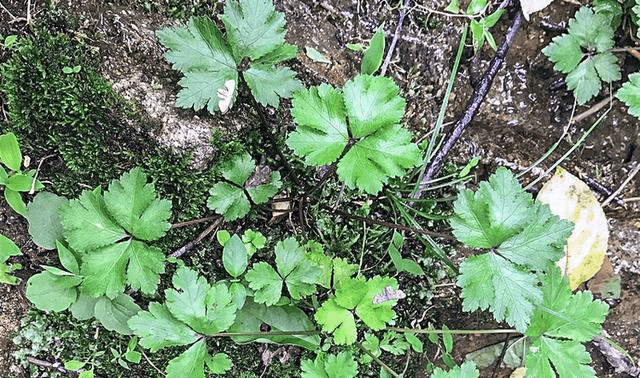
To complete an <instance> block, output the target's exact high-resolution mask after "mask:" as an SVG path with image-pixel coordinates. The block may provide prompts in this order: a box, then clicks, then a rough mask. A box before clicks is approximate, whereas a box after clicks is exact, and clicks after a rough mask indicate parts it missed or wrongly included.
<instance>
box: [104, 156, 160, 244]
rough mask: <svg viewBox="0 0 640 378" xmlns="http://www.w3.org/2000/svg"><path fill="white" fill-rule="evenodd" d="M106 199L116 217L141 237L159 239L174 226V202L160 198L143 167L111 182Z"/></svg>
mask: <svg viewBox="0 0 640 378" xmlns="http://www.w3.org/2000/svg"><path fill="white" fill-rule="evenodd" d="M104 202H105V206H106V208H107V209H108V211H109V214H110V215H111V216H112V217H113V219H115V220H116V222H118V224H120V226H122V227H123V228H124V229H125V230H127V231H129V233H131V235H132V236H134V237H136V238H138V239H141V240H157V239H159V238H161V237H162V236H164V234H165V233H166V232H167V230H168V229H169V228H170V227H171V224H170V223H169V222H168V220H169V218H170V217H171V202H169V201H168V200H161V199H159V198H158V197H157V195H156V191H155V188H154V186H153V184H150V183H147V176H146V175H145V174H144V172H143V171H142V169H140V168H134V169H132V170H131V171H129V172H127V173H125V174H123V175H122V176H121V177H120V179H118V180H114V181H112V182H111V184H110V185H109V190H108V191H107V192H105V193H104Z"/></svg>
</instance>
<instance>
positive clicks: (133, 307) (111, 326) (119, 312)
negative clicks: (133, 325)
mask: <svg viewBox="0 0 640 378" xmlns="http://www.w3.org/2000/svg"><path fill="white" fill-rule="evenodd" d="M94 311H95V315H94V316H95V317H96V319H98V321H100V323H101V324H102V325H103V326H104V328H106V329H108V330H110V331H116V332H118V333H119V334H121V335H130V334H132V333H133V332H132V330H131V329H130V328H129V326H128V325H127V322H128V321H129V319H131V318H132V317H133V316H134V315H136V314H137V313H138V312H139V311H140V306H138V305H137V304H136V303H135V302H134V301H133V298H131V297H130V296H128V295H126V294H120V295H118V296H117V297H116V298H114V299H109V298H107V297H104V296H103V297H100V298H98V301H97V302H96V304H95V307H94Z"/></svg>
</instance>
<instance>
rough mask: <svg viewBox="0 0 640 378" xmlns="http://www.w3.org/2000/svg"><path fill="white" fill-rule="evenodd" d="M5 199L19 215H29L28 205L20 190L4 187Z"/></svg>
mask: <svg viewBox="0 0 640 378" xmlns="http://www.w3.org/2000/svg"><path fill="white" fill-rule="evenodd" d="M4 199H5V200H6V201H7V204H9V206H10V207H11V208H12V209H13V211H15V212H16V213H18V214H19V215H22V216H23V217H26V216H27V205H26V204H25V203H24V200H23V199H22V196H21V195H20V192H16V191H15V190H11V189H9V188H4Z"/></svg>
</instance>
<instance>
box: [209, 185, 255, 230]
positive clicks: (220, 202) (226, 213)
mask: <svg viewBox="0 0 640 378" xmlns="http://www.w3.org/2000/svg"><path fill="white" fill-rule="evenodd" d="M207 207H208V208H210V209H211V210H214V211H215V212H216V213H218V214H221V215H222V216H223V218H224V220H225V222H231V221H234V220H236V219H239V218H242V217H244V216H245V215H247V213H248V212H249V209H250V208H251V205H250V204H249V200H248V199H247V196H246V195H245V194H244V191H243V190H242V188H239V187H237V186H233V185H230V184H227V183H226V182H219V183H217V184H215V185H213V187H212V188H211V189H210V190H209V199H208V200H207Z"/></svg>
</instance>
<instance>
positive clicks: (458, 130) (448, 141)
mask: <svg viewBox="0 0 640 378" xmlns="http://www.w3.org/2000/svg"><path fill="white" fill-rule="evenodd" d="M522 17H523V16H522V12H521V11H520V10H518V12H517V13H516V15H515V17H514V18H513V21H512V22H511V26H510V27H509V30H508V31H507V34H506V35H505V37H504V40H503V41H502V43H501V44H500V47H499V48H498V51H496V55H495V56H494V57H493V59H492V60H491V63H489V68H488V69H487V71H486V72H485V73H484V75H483V76H482V78H481V79H480V83H479V85H478V86H477V87H476V89H475V90H474V91H473V96H472V97H471V99H470V100H469V102H468V103H467V107H466V109H465V111H464V113H462V115H461V116H460V118H458V120H457V121H456V123H455V125H454V126H453V128H452V129H451V131H449V133H448V134H447V135H446V137H445V139H444V143H443V144H442V147H441V148H440V150H438V152H437V153H436V154H435V155H434V157H433V159H431V161H430V162H429V164H428V165H427V169H426V171H425V174H424V176H423V177H422V180H421V182H420V187H419V188H418V190H417V191H416V193H415V196H414V198H420V196H421V195H422V193H423V192H424V191H425V189H427V187H428V186H429V183H430V182H431V180H432V179H433V178H434V176H435V175H436V173H437V172H438V170H440V166H441V165H442V162H443V160H444V158H445V157H446V156H447V154H448V153H449V151H450V150H451V148H452V147H453V145H454V144H455V143H456V142H457V141H458V139H459V138H460V136H461V135H462V132H463V131H464V129H465V128H466V127H467V126H469V124H470V123H471V121H472V120H473V118H474V117H475V115H476V114H477V113H478V111H479V110H480V105H482V102H483V101H484V98H485V97H486V95H487V93H488V92H489V89H490V88H491V83H492V82H493V79H494V78H495V76H496V74H497V73H498V70H499V69H500V67H501V66H502V63H503V62H504V59H505V57H506V55H507V51H508V50H509V47H510V46H511V43H512V42H513V40H514V38H515V36H516V33H517V32H518V29H520V25H521V24H522Z"/></svg>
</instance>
